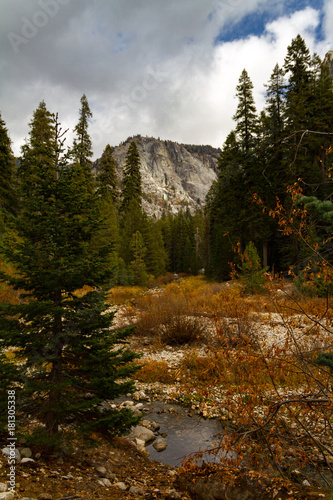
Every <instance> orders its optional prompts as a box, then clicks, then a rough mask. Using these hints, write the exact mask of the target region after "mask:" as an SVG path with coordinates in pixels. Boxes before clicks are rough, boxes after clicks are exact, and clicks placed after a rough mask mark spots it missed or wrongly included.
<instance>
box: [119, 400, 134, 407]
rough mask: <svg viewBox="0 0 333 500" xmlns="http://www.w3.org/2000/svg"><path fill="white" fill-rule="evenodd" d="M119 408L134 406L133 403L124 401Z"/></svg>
mask: <svg viewBox="0 0 333 500" xmlns="http://www.w3.org/2000/svg"><path fill="white" fill-rule="evenodd" d="M121 406H122V407H130V406H134V403H133V401H124V402H123V403H122V405H121Z"/></svg>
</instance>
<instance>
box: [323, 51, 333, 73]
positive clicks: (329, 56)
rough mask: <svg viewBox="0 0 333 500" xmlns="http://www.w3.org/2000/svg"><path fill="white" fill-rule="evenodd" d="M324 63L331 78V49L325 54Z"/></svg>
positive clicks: (332, 56) (332, 54)
mask: <svg viewBox="0 0 333 500" xmlns="http://www.w3.org/2000/svg"><path fill="white" fill-rule="evenodd" d="M324 64H326V65H327V66H328V67H329V70H330V74H331V77H332V78H333V50H329V51H328V52H327V54H326V55H325V58H324Z"/></svg>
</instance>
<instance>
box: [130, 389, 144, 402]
mask: <svg viewBox="0 0 333 500" xmlns="http://www.w3.org/2000/svg"><path fill="white" fill-rule="evenodd" d="M132 398H133V399H134V401H140V399H143V400H145V399H147V396H146V393H145V392H144V391H136V392H134V393H133V395H132Z"/></svg>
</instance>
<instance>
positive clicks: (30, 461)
mask: <svg viewBox="0 0 333 500" xmlns="http://www.w3.org/2000/svg"><path fill="white" fill-rule="evenodd" d="M35 463H36V462H35V461H34V459H33V458H22V460H21V464H26V465H33V464H35Z"/></svg>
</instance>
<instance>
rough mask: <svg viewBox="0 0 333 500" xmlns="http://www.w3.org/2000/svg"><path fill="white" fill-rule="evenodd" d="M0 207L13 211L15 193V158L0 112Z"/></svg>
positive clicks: (15, 199)
mask: <svg viewBox="0 0 333 500" xmlns="http://www.w3.org/2000/svg"><path fill="white" fill-rule="evenodd" d="M0 178H1V183H0V208H4V209H5V210H7V211H9V212H11V213H15V212H16V210H17V204H18V200H17V194H16V191H15V190H16V185H15V184H16V179H15V159H14V155H13V152H12V149H11V141H10V138H9V136H8V130H7V128H6V124H5V122H4V120H3V119H2V118H1V114H0Z"/></svg>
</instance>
